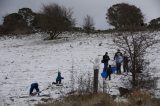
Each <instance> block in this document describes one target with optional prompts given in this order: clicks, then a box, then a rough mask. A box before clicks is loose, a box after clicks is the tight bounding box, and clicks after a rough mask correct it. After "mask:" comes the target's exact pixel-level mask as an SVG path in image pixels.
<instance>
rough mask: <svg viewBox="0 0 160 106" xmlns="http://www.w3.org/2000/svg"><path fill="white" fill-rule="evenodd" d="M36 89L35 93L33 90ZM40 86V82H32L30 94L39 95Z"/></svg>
mask: <svg viewBox="0 0 160 106" xmlns="http://www.w3.org/2000/svg"><path fill="white" fill-rule="evenodd" d="M34 89H35V90H36V93H33V90H34ZM39 93H40V92H39V88H38V83H37V82H34V83H32V84H31V87H30V91H29V94H30V95H31V96H34V95H35V94H38V95H39Z"/></svg>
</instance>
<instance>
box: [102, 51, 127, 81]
mask: <svg viewBox="0 0 160 106" xmlns="http://www.w3.org/2000/svg"><path fill="white" fill-rule="evenodd" d="M109 60H110V57H109V56H108V52H106V53H105V55H104V56H103V59H102V61H101V62H102V63H104V68H103V70H104V71H107V74H108V77H109V80H111V74H112V67H111V65H109V64H108V63H109ZM114 60H115V63H116V71H117V74H121V65H122V63H123V70H124V72H127V73H128V71H129V70H128V62H129V59H128V56H127V55H126V52H124V54H122V52H121V51H120V50H119V49H118V50H117V52H116V53H115V55H114Z"/></svg>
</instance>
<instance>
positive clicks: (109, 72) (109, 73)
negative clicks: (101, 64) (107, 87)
mask: <svg viewBox="0 0 160 106" xmlns="http://www.w3.org/2000/svg"><path fill="white" fill-rule="evenodd" d="M107 74H108V76H107V77H106V78H105V79H107V78H108V77H109V80H111V74H112V68H111V65H109V67H108V68H107Z"/></svg>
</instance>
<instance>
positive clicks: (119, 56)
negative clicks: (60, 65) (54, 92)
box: [29, 49, 129, 96]
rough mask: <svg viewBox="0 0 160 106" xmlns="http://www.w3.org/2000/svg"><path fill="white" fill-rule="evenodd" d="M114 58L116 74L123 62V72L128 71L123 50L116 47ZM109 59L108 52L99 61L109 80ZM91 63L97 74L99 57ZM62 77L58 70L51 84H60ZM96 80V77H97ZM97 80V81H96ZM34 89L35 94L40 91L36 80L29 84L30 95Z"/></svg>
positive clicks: (119, 72)
mask: <svg viewBox="0 0 160 106" xmlns="http://www.w3.org/2000/svg"><path fill="white" fill-rule="evenodd" d="M114 60H115V62H116V71H117V74H121V65H122V63H123V70H124V72H127V73H128V71H129V70H128V62H129V60H128V56H127V55H126V52H124V54H122V52H121V51H120V50H119V49H118V50H117V52H116V53H115V55H114ZM109 61H110V57H109V56H108V52H106V53H105V55H104V56H103V58H102V60H101V63H103V64H104V68H103V71H106V73H107V76H106V77H105V79H107V78H108V77H109V80H111V74H112V71H113V70H112V66H111V65H110V64H109ZM91 62H92V61H91ZM92 63H93V69H94V74H97V75H98V71H99V68H100V67H99V65H100V62H99V58H95V61H94V62H92ZM62 79H64V78H63V77H62V76H61V73H60V72H58V76H57V78H56V82H53V83H52V84H61V80H62ZM97 80H98V78H97ZM96 82H98V81H96ZM34 89H35V90H36V94H38V95H39V93H40V90H39V88H38V83H37V82H34V83H32V84H31V86H30V92H29V94H30V95H31V96H33V95H35V93H33V90H34Z"/></svg>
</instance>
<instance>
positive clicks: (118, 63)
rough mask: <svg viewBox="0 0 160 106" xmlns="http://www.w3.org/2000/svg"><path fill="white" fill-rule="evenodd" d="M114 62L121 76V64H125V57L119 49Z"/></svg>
mask: <svg viewBox="0 0 160 106" xmlns="http://www.w3.org/2000/svg"><path fill="white" fill-rule="evenodd" d="M114 60H115V61H116V67H117V74H121V64H122V62H123V55H122V53H121V52H120V50H119V49H118V51H117V52H116V53H115V55H114Z"/></svg>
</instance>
